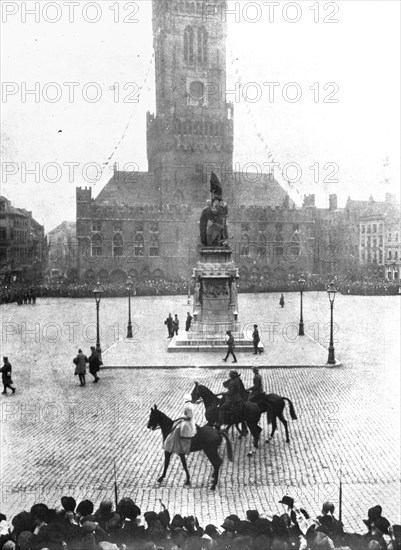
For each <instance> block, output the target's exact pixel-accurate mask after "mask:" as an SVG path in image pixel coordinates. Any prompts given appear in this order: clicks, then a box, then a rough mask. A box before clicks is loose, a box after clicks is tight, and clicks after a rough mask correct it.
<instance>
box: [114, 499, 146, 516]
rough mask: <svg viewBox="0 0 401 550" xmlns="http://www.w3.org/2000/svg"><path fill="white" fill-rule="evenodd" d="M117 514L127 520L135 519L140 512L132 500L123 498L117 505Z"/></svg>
mask: <svg viewBox="0 0 401 550" xmlns="http://www.w3.org/2000/svg"><path fill="white" fill-rule="evenodd" d="M117 512H118V513H119V514H120V515H121V516H122V517H123V518H128V519H135V518H136V517H138V516H140V515H141V510H140V508H138V506H137V505H136V504H135V502H134V501H133V500H132V498H129V497H124V498H122V499H121V500H120V502H119V503H118V505H117Z"/></svg>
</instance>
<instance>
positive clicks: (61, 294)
mask: <svg viewBox="0 0 401 550" xmlns="http://www.w3.org/2000/svg"><path fill="white" fill-rule="evenodd" d="M332 279H333V280H334V283H335V285H336V287H337V290H338V291H339V292H341V293H342V294H354V295H396V294H399V293H400V284H399V281H387V280H384V279H375V278H370V279H357V280H355V279H353V278H350V277H347V276H339V277H330V276H327V277H322V276H318V275H308V276H306V285H305V289H304V291H305V292H307V291H308V290H309V291H324V290H326V288H327V284H328V282H330V281H331V280H332ZM237 285H238V291H239V292H247V293H255V292H257V293H259V292H298V290H299V288H298V282H297V279H296V278H291V279H290V278H287V279H283V278H281V279H274V278H269V279H267V278H265V277H264V276H260V277H259V276H258V277H248V278H247V279H245V278H240V279H239V281H238V283H237ZM94 286H95V282H94V281H92V282H86V283H84V282H80V283H68V282H65V283H62V284H60V283H47V282H42V283H40V284H37V285H32V284H30V285H24V284H23V283H10V284H8V285H5V284H4V285H1V287H0V288H1V290H0V303H11V302H16V303H18V304H24V303H31V299H32V303H34V302H35V299H36V297H48V298H89V297H92V296H93V289H94ZM102 290H103V296H104V297H106V298H112V297H126V296H127V287H126V284H123V283H110V282H108V283H102ZM133 292H134V294H135V295H136V296H174V295H186V294H187V293H188V282H187V281H184V280H182V281H168V280H161V279H147V280H141V281H134V290H133ZM189 292H190V293H191V294H193V292H194V287H193V283H190V285H189Z"/></svg>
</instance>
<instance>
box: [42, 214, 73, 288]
mask: <svg viewBox="0 0 401 550" xmlns="http://www.w3.org/2000/svg"><path fill="white" fill-rule="evenodd" d="M47 240H48V274H49V276H50V277H51V279H52V280H54V279H58V278H65V279H68V280H69V281H75V280H76V279H77V277H78V271H77V257H78V246H77V224H76V222H68V221H64V222H62V223H61V224H60V225H58V226H57V227H55V228H54V229H52V230H51V231H49V233H48V234H47Z"/></svg>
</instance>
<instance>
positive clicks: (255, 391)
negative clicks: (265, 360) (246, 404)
mask: <svg viewBox="0 0 401 550" xmlns="http://www.w3.org/2000/svg"><path fill="white" fill-rule="evenodd" d="M252 371H253V386H252V387H251V388H249V389H248V390H247V391H248V392H249V393H250V396H249V401H256V400H257V398H258V397H259V396H260V395H263V393H264V392H263V382H262V377H261V375H260V373H259V369H258V367H253V368H252Z"/></svg>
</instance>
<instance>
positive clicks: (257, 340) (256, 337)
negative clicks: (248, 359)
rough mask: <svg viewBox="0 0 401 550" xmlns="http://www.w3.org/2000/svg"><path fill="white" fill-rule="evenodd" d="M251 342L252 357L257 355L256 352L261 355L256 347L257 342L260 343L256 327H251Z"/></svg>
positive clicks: (260, 351)
mask: <svg viewBox="0 0 401 550" xmlns="http://www.w3.org/2000/svg"><path fill="white" fill-rule="evenodd" d="M252 341H253V349H254V352H253V354H254V355H257V354H258V352H259V354H261V353H262V350H261V349H260V348H259V347H258V346H259V342H260V336H259V331H258V325H253V333H252Z"/></svg>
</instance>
